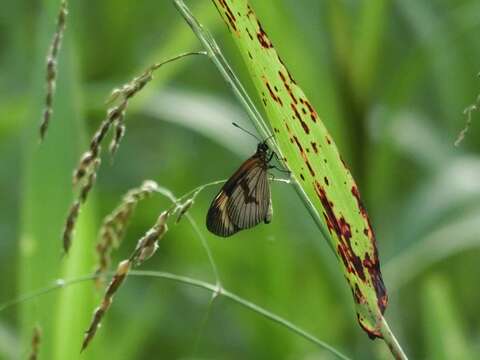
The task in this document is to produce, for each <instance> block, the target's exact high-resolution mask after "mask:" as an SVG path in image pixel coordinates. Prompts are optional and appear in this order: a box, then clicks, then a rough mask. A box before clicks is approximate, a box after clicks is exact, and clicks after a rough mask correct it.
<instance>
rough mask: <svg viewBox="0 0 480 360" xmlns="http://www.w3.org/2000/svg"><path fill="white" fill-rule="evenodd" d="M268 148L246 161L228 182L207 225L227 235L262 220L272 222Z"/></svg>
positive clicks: (214, 231)
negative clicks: (270, 219) (270, 215)
mask: <svg viewBox="0 0 480 360" xmlns="http://www.w3.org/2000/svg"><path fill="white" fill-rule="evenodd" d="M267 169H268V163H267V160H266V153H265V151H260V150H257V153H255V155H253V156H252V157H251V158H249V159H248V160H246V161H245V162H244V163H243V164H242V166H240V168H239V169H238V170H237V171H236V172H235V173H234V174H233V175H232V177H231V178H230V179H229V180H228V181H227V182H226V183H225V185H224V186H223V188H222V189H221V190H220V192H219V194H218V195H217V196H216V197H215V199H214V201H213V203H212V205H211V206H210V209H209V211H208V214H207V228H208V230H210V231H211V232H212V233H214V234H216V235H219V236H223V237H227V236H230V235H233V234H234V233H236V232H237V231H239V230H243V229H248V228H251V227H253V226H255V225H257V224H259V223H260V222H262V221H265V222H269V215H268V214H269V207H270V187H269V183H268V173H267Z"/></svg>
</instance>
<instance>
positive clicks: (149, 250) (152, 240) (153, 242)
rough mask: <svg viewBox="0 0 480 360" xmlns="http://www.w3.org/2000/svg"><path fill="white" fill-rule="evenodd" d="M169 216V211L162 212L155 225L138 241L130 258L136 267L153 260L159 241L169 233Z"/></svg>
mask: <svg viewBox="0 0 480 360" xmlns="http://www.w3.org/2000/svg"><path fill="white" fill-rule="evenodd" d="M169 216H170V214H169V211H168V210H166V211H164V212H162V213H161V214H160V216H159V217H158V219H157V221H156V223H155V225H154V226H153V227H152V228H151V229H150V230H148V231H147V232H146V234H145V235H144V236H143V237H142V238H141V239H140V240H139V241H138V243H137V248H136V249H135V251H134V252H133V254H132V256H131V257H130V260H131V261H133V263H134V264H135V265H136V266H138V265H141V264H142V263H143V262H144V261H145V260H148V259H149V258H151V257H152V255H153V254H154V253H155V251H156V250H157V248H158V240H160V239H161V238H162V237H163V236H164V235H165V233H166V232H167V231H168V225H167V220H168V218H169Z"/></svg>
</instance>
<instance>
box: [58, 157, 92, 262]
mask: <svg viewBox="0 0 480 360" xmlns="http://www.w3.org/2000/svg"><path fill="white" fill-rule="evenodd" d="M99 166H100V159H95V161H93V163H92V167H91V169H89V173H88V176H87V177H86V178H85V181H84V182H83V183H82V186H81V188H80V191H79V194H78V198H77V199H75V201H74V202H73V204H72V206H71V207H70V210H69V212H68V215H67V220H66V221H65V227H64V230H63V251H64V253H65V254H68V251H69V250H70V247H71V245H72V239H73V234H74V231H75V225H76V223H77V219H78V215H79V214H80V207H81V204H83V203H85V202H86V201H87V197H88V194H89V193H90V191H91V190H92V188H93V185H94V184H95V180H96V178H97V169H98V167H99Z"/></svg>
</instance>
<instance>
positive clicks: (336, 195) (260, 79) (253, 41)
mask: <svg viewBox="0 0 480 360" xmlns="http://www.w3.org/2000/svg"><path fill="white" fill-rule="evenodd" d="M213 2H214V4H215V5H216V7H217V9H218V11H219V13H220V15H221V16H222V18H223V20H224V21H225V23H226V24H227V27H228V28H229V30H230V32H231V33H232V35H233V38H234V40H235V42H236V44H237V45H238V47H239V49H240V52H241V54H242V56H243V59H244V60H245V62H246V64H247V67H248V70H249V73H250V75H251V77H252V79H253V82H254V84H255V87H256V88H257V91H258V93H259V95H260V97H261V99H262V102H263V104H264V109H265V111H266V113H267V118H268V121H269V123H270V126H271V128H272V129H273V131H274V134H275V138H276V141H277V143H278V149H277V150H278V152H279V153H280V155H281V156H282V158H283V159H284V163H285V165H286V166H287V167H288V169H289V170H290V171H291V172H292V177H293V178H294V179H295V180H296V181H297V183H298V186H299V190H300V193H301V194H303V195H304V200H305V201H306V202H307V204H309V205H311V206H313V209H314V210H311V212H312V213H313V216H314V217H316V218H317V219H319V218H321V219H322V228H323V229H324V231H323V233H324V234H326V237H327V238H328V240H329V243H330V244H331V246H332V248H333V249H334V251H335V254H336V256H337V259H338V260H339V264H340V266H341V268H342V270H343V273H344V275H345V278H346V280H347V282H348V284H349V286H350V288H351V290H352V294H353V298H354V300H355V306H356V311H357V317H358V320H359V323H360V325H361V326H362V328H363V329H364V330H365V331H366V332H367V333H368V334H369V336H371V337H382V333H381V327H382V324H381V322H382V314H383V312H384V310H385V308H386V305H387V295H386V291H385V286H384V284H383V280H382V276H381V273H380V263H379V259H378V253H377V249H376V243H375V237H374V233H373V230H372V228H371V226H370V223H369V219H368V216H367V213H366V210H365V208H364V206H363V204H362V201H361V199H360V195H359V191H358V188H357V186H356V184H355V182H354V180H353V178H352V176H351V174H350V171H349V170H348V168H347V166H346V165H345V163H344V162H343V160H342V158H341V156H340V154H339V152H338V149H337V147H336V145H335V143H334V141H333V139H332V138H331V136H330V135H329V133H328V131H327V129H326V128H325V126H324V125H323V123H322V121H321V119H320V118H319V116H318V115H317V112H316V111H315V109H314V108H313V106H312V104H311V103H310V101H309V100H308V98H307V97H306V96H305V94H304V93H303V91H302V89H301V88H300V87H299V86H298V85H297V83H296V81H295V79H294V77H293V76H292V75H291V74H290V73H289V71H288V70H287V68H286V67H285V65H284V64H283V63H282V60H281V59H280V57H279V55H278V54H277V52H276V50H275V49H274V47H273V44H272V42H271V40H270V39H269V38H268V36H267V34H266V32H265V30H264V29H263V28H262V26H261V24H260V22H259V21H258V19H257V17H256V15H255V13H254V10H253V9H252V7H251V6H250V5H249V4H248V2H247V1H246V0H236V1H231V0H213ZM285 26H288V24H285ZM298 56H301V54H299V55H298Z"/></svg>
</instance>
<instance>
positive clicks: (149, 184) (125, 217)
mask: <svg viewBox="0 0 480 360" xmlns="http://www.w3.org/2000/svg"><path fill="white" fill-rule="evenodd" d="M157 189H158V185H157V183H156V182H155V181H152V180H146V181H144V182H143V184H142V185H141V186H140V187H139V188H135V189H132V190H130V191H128V192H127V194H125V196H124V197H123V199H122V202H121V203H120V204H119V205H118V206H117V207H116V208H115V210H114V211H113V212H112V213H111V214H110V215H108V216H107V217H106V218H105V220H104V221H103V224H102V227H101V228H100V232H99V233H100V235H99V240H98V244H97V247H96V251H97V254H98V259H99V260H98V265H97V270H96V274H97V275H101V274H103V273H105V272H106V271H107V270H108V268H109V266H110V262H111V259H110V252H111V250H112V248H113V247H118V246H119V244H120V241H121V240H122V239H123V237H124V235H125V231H126V229H127V226H128V222H129V220H130V218H131V217H132V214H133V212H134V211H135V208H136V207H137V205H138V203H139V202H140V201H142V200H143V199H146V198H148V197H149V196H150V195H151V194H152V193H153V192H155V191H156V190H157ZM96 281H97V285H100V284H101V282H102V277H101V276H99V277H97V280H96Z"/></svg>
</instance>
